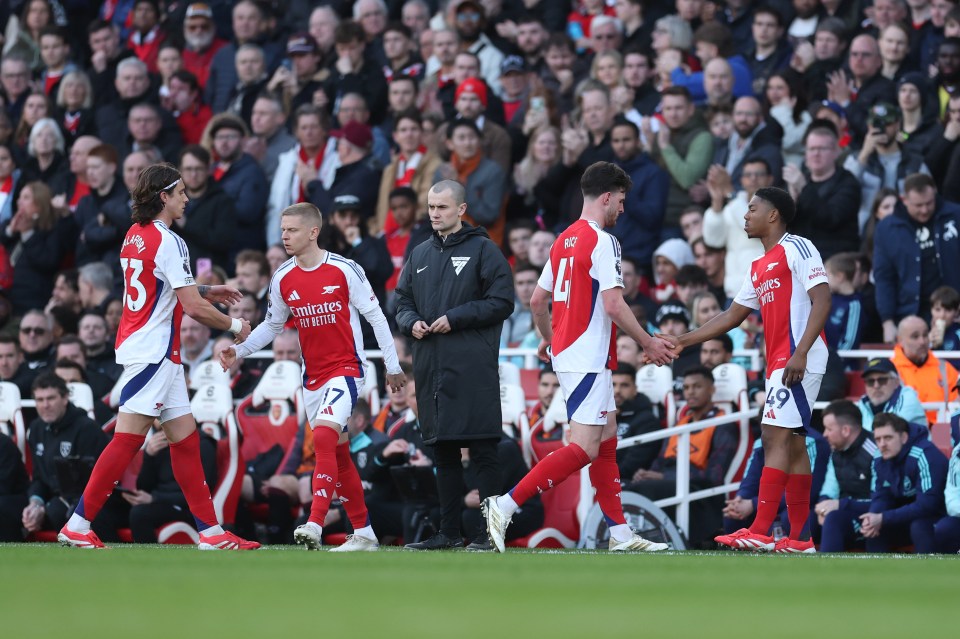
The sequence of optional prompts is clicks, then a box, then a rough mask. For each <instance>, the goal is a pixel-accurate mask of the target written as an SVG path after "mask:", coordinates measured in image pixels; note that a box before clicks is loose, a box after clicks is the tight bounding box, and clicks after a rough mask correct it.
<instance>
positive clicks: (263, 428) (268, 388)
mask: <svg viewBox="0 0 960 639" xmlns="http://www.w3.org/2000/svg"><path fill="white" fill-rule="evenodd" d="M264 406H266V410H265V411H264V410H262V409H261V407H264ZM236 416H237V425H238V426H239V428H240V432H241V433H242V435H243V446H242V450H243V458H244V459H253V458H254V457H256V456H257V455H259V454H260V453H263V452H266V451H267V450H269V449H270V448H271V447H272V446H273V445H274V444H279V445H280V446H281V447H282V448H284V450H286V448H287V446H289V444H290V441H291V440H292V439H293V438H294V436H296V433H297V428H298V426H299V425H300V424H301V423H302V422H303V421H305V415H304V407H303V396H302V393H301V390H300V365H299V364H297V363H295V362H274V363H273V364H271V365H270V367H269V368H267V370H266V371H265V372H264V374H263V376H262V377H261V378H260V383H259V384H257V387H256V388H255V389H254V390H253V394H251V395H250V397H248V398H246V399H245V400H243V401H242V402H241V403H240V406H238V407H237V411H236Z"/></svg>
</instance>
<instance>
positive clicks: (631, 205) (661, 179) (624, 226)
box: [611, 153, 670, 264]
mask: <svg viewBox="0 0 960 639" xmlns="http://www.w3.org/2000/svg"><path fill="white" fill-rule="evenodd" d="M616 164H617V165H618V166H619V167H620V168H621V169H623V170H624V171H626V172H627V175H629V176H630V179H631V180H633V187H632V188H631V189H630V192H629V193H627V199H626V200H624V202H623V214H622V215H620V217H619V218H618V219H617V225H616V226H614V227H613V230H612V231H611V232H612V233H613V235H615V236H616V238H617V239H618V240H620V248H621V250H622V251H623V254H624V255H626V256H628V257H632V258H634V259H636V260H638V261H639V263H640V264H651V263H652V262H653V252H654V251H655V250H656V248H657V246H659V244H660V227H662V226H663V216H664V212H665V211H666V210H667V194H668V193H669V192H670V174H669V173H667V172H666V171H664V170H663V169H662V168H660V166H659V165H658V164H657V163H656V162H654V161H653V159H652V158H651V157H650V156H649V155H647V154H646V153H638V154H637V155H636V156H635V157H634V158H633V159H631V160H627V161H626V162H621V161H619V160H617V162H616Z"/></svg>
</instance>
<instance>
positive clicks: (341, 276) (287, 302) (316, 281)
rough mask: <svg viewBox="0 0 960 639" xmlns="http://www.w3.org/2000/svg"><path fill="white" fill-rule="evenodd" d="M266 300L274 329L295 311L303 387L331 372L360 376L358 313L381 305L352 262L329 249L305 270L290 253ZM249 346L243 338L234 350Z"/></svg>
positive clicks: (280, 327)
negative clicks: (316, 263) (302, 363)
mask: <svg viewBox="0 0 960 639" xmlns="http://www.w3.org/2000/svg"><path fill="white" fill-rule="evenodd" d="M267 300H268V301H267V315H266V318H265V319H264V324H267V325H268V327H269V329H270V330H271V332H273V333H274V334H278V333H280V331H281V330H283V326H284V324H285V323H286V321H287V318H288V317H291V316H292V317H293V324H294V326H295V327H296V329H297V335H298V336H299V339H300V348H301V349H302V351H303V361H304V367H305V369H304V375H303V387H304V388H306V389H308V390H316V389H318V388H320V387H321V386H323V385H324V384H325V383H326V382H327V381H328V380H329V379H331V378H333V377H363V376H364V372H365V370H364V366H365V365H366V361H367V360H366V355H365V353H364V350H363V335H362V334H361V330H360V315H361V314H363V315H367V314H368V313H372V312H374V311H379V310H380V304H379V302H378V300H377V296H376V295H374V293H373V289H372V288H371V287H370V282H368V281H367V278H366V276H365V275H364V273H363V269H361V268H360V267H359V266H358V265H357V264H356V262H354V261H352V260H348V259H346V258H344V257H341V256H340V255H337V254H336V253H330V252H327V254H326V256H325V257H324V259H323V262H321V263H320V265H318V266H316V267H314V268H312V269H310V270H307V269H304V268H302V267H300V266H299V265H297V261H296V258H292V259H289V260H287V261H286V262H284V263H283V264H282V265H280V268H278V269H277V272H276V273H274V274H273V279H272V280H271V281H270V292H269V293H268V297H267ZM258 328H259V327H258ZM248 341H252V342H254V343H255V342H256V341H257V340H248ZM248 348H249V346H248ZM248 348H244V344H241V345H240V346H239V347H238V349H237V354H238V355H241V353H243V354H245V353H244V351H246V350H248ZM241 356H243V355H241Z"/></svg>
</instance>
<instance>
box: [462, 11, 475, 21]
mask: <svg viewBox="0 0 960 639" xmlns="http://www.w3.org/2000/svg"><path fill="white" fill-rule="evenodd" d="M457 22H480V14H479V13H477V12H476V11H465V12H463V13H458V14H457Z"/></svg>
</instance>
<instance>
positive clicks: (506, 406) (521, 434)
mask: <svg viewBox="0 0 960 639" xmlns="http://www.w3.org/2000/svg"><path fill="white" fill-rule="evenodd" d="M500 413H501V415H502V420H503V432H504V433H505V434H506V435H507V437H509V438H510V439H514V440H516V441H518V442H519V443H520V449H521V450H522V451H523V461H524V462H526V464H527V466H528V467H529V466H530V461H531V457H530V420H528V419H527V403H526V401H525V400H524V397H523V389H522V388H520V387H519V386H516V385H514V384H506V383H504V382H502V381H501V382H500Z"/></svg>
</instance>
